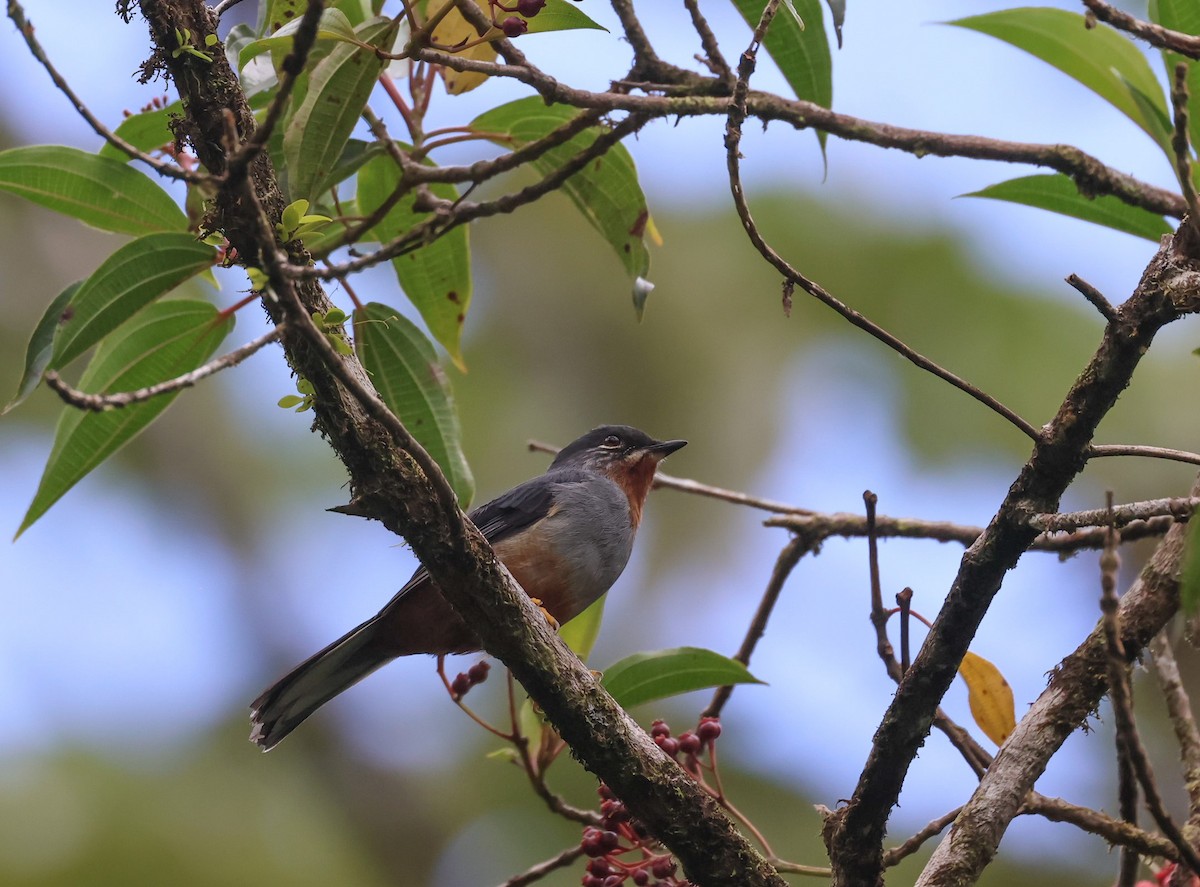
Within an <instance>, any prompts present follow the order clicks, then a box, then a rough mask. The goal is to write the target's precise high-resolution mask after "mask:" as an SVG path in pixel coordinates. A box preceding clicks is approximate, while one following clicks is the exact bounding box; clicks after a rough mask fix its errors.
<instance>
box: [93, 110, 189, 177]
mask: <svg viewBox="0 0 1200 887" xmlns="http://www.w3.org/2000/svg"><path fill="white" fill-rule="evenodd" d="M182 116H183V104H182V103H181V102H179V101H174V102H171V103H170V104H169V105H164V106H163V107H161V108H151V109H150V110H149V111H141V112H140V113H137V114H131V115H130V116H128V117H126V118H125V119H124V120H122V121H121V125H120V126H118V127H117V128H116V134H117V135H119V136H120V137H121V138H123V139H124V140H125V141H127V142H129V144H131V145H133V147H135V148H137V149H138V150H139V151H145V152H147V153H149V152H151V151H153V150H155V149H156V148H161V147H162V146H163V145H166V144H169V143H171V142H173V141H174V140H175V134H174V133H172V132H171V127H170V126H169V124H170V122H171V118H172V117H182ZM100 156H101V157H111V158H112V159H113V160H120V161H121V162H122V163H128V162H129V160H130V157H129V155H128V154H126V153H125V152H124V151H122V150H120V149H119V148H114V147H113V146H112V145H111V144H109V143H108V142H105V143H104V144H103V145H102V146H101V147H100Z"/></svg>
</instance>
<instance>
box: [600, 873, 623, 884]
mask: <svg viewBox="0 0 1200 887" xmlns="http://www.w3.org/2000/svg"><path fill="white" fill-rule="evenodd" d="M623 883H625V876H624V875H609V876H608V877H607V878H605V879H604V887H621V885H622V884H623Z"/></svg>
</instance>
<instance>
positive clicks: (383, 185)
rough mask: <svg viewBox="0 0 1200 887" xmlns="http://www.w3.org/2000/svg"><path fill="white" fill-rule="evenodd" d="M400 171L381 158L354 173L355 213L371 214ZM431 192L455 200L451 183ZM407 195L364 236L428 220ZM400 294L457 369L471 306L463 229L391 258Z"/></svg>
mask: <svg viewBox="0 0 1200 887" xmlns="http://www.w3.org/2000/svg"><path fill="white" fill-rule="evenodd" d="M399 181H400V173H399V170H398V169H397V168H396V163H395V161H394V160H392V158H391V157H389V156H386V155H383V156H379V157H376V158H375V159H373V160H371V161H369V162H368V163H367V164H366V165H365V166H363V167H362V169H360V170H359V171H358V211H359V212H360V213H361V214H362V215H364V216H366V215H371V214H372V213H373V212H375V210H377V209H378V208H379V207H380V206H382V205H383V202H384V201H385V200H387V198H388V196H389V195H391V193H392V192H393V191H394V190H395V189H396V185H397V184H398V183H399ZM429 187H430V190H431V191H432V192H433V193H434V194H435V195H436V196H437V197H441V198H443V199H445V200H455V199H457V197H458V192H457V191H456V190H455V188H454V186H453V185H448V184H433V185H430V186H429ZM412 203H413V197H412V195H411V194H409V195H406V196H405V197H403V198H401V199H400V200H399V202H397V204H396V205H395V206H394V207H392V209H391V210H390V211H389V212H388V214H387V215H386V216H384V218H383V220H382V221H381V222H380V223H379V224H378V225H376V226H374V227H373V228H372V229H371V230H370V232H368V234H367V237H368V238H371V239H378V240H379V241H380V242H381V243H387V242H388V241H389V240H393V239H394V238H396V237H399V236H400V235H402V234H404V233H405V232H407V231H408V230H409V229H410V228H412V227H413V226H414V225H416V224H418V223H419V222H421V221H422V220H424V219H426V218H428V216H427V214H425V213H417V212H415V211H414V210H413V208H412ZM392 267H393V268H394V269H395V270H396V277H397V279H398V280H399V281H400V287H401V288H402V289H403V290H404V294H405V295H406V296H408V298H409V300H410V301H411V302H412V303H413V304H414V305H415V306H416V307H417V310H418V311H420V312H421V318H422V319H423V320H424V321H425V325H426V326H427V327H428V328H429V332H430V334H431V335H432V336H433V337H434V338H435V339H437V341H439V342H441V343H442V345H443V347H445V349H446V351H447V352H449V354H450V357H451V358H452V359H453V360H454V362H455V364H456V365H457V366H458V367H459V368H460V369H462V368H463V359H462V347H461V337H462V328H463V323H464V322H465V321H466V318H467V309H468V308H469V307H470V305H471V250H470V246H469V243H468V234H467V228H466V226H465V225H459V226H458V227H457V228H453V229H451V230H450V231H448V232H446V233H445V234H443V235H442V236H441V237H439V238H438V239H437V240H435V241H433V242H432V243H429V244H426V245H425V246H422V247H420V248H419V249H417V250H415V251H413V252H411V253H407V254H406V255H402V256H397V257H396V258H394V259H393V260H392Z"/></svg>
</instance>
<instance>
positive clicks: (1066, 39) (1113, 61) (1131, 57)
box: [948, 7, 1171, 156]
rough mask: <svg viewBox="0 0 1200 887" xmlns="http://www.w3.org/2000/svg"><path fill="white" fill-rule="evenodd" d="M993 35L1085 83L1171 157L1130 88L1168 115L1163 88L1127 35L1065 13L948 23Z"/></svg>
mask: <svg viewBox="0 0 1200 887" xmlns="http://www.w3.org/2000/svg"><path fill="white" fill-rule="evenodd" d="M948 24H951V25H957V26H958V27H961V28H970V29H971V30H974V31H979V32H980V33H982V34H988V35H990V36H992V37H995V38H997V39H998V40H1003V41H1004V42H1005V43H1009V44H1012V45H1013V46H1015V47H1017V48H1018V49H1023V50H1024V51H1025V52H1028V53H1029V54H1030V55H1033V56H1036V57H1037V58H1039V59H1041V60H1042V61H1044V62H1046V63H1048V64H1050V65H1053V66H1054V67H1056V68H1058V69H1059V70H1060V71H1062V72H1063V73H1064V74H1067V75H1068V76H1070V77H1072V78H1074V79H1075V80H1077V81H1079V82H1080V83H1082V84H1083V85H1084V86H1086V87H1087V88H1088V89H1090V90H1092V91H1093V92H1094V93H1096V94H1097V95H1099V96H1100V97H1101V98H1103V99H1104V100H1105V101H1107V102H1108V103H1109V104H1111V105H1112V106H1113V107H1115V108H1117V109H1118V110H1119V111H1121V113H1123V114H1124V115H1125V116H1126V117H1128V118H1129V119H1130V120H1132V121H1133V122H1134V123H1136V124H1137V125H1138V126H1140V127H1141V128H1142V129H1143V130H1145V131H1146V133H1147V134H1148V135H1149V136H1150V137H1151V138H1152V139H1154V140H1155V141H1156V142H1157V143H1158V144H1159V145H1160V146H1161V147H1162V148H1163V150H1164V151H1165V152H1166V153H1167V155H1168V156H1171V146H1170V144H1169V141H1168V142H1167V143H1164V142H1163V133H1162V130H1161V127H1160V125H1159V121H1158V119H1156V116H1155V115H1147V114H1146V113H1145V112H1144V111H1143V109H1142V107H1141V104H1139V101H1138V100H1137V99H1136V98H1135V97H1134V95H1133V93H1132V92H1131V87H1132V88H1133V89H1135V90H1137V91H1140V92H1141V93H1142V96H1143V97H1144V98H1145V99H1147V100H1149V101H1151V102H1152V103H1153V104H1154V105H1155V106H1157V107H1159V108H1161V109H1162V112H1163V114H1165V113H1166V102H1165V100H1164V98H1163V91H1162V85H1161V84H1160V83H1159V82H1158V79H1157V78H1156V77H1155V76H1154V72H1153V71H1151V70H1150V63H1149V62H1148V61H1146V57H1145V56H1144V55H1142V52H1141V50H1139V49H1138V48H1137V47H1136V46H1135V45H1134V44H1133V43H1132V42H1131V41H1130V40H1128V39H1127V38H1126V37H1125V35H1123V34H1119V33H1117V32H1116V31H1114V30H1112V29H1111V28H1089V27H1087V24H1086V20H1085V18H1084V17H1083V16H1082V15H1080V14H1079V13H1076V12H1069V11H1067V10H1065V9H1050V8H1041V7H1027V8H1023V9H1004V10H1000V11H998V12H989V13H985V14H983V15H975V16H970V17H968V18H961V19H957V20H955V21H952V22H948Z"/></svg>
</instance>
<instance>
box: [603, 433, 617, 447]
mask: <svg viewBox="0 0 1200 887" xmlns="http://www.w3.org/2000/svg"><path fill="white" fill-rule="evenodd" d="M620 445H621V438H619V437H617V436H616V435H615V434H610V435H609V436H608V437H606V438H604V443H602V444H600V446H602V447H604V448H605V449H606V450H615V449H616V448H617V447H619V446H620Z"/></svg>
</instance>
